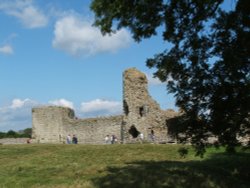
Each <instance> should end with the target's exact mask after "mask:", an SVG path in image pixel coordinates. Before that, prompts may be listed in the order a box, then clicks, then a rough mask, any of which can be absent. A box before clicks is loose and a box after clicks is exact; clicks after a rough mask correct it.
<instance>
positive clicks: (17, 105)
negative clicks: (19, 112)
mask: <svg viewBox="0 0 250 188" xmlns="http://www.w3.org/2000/svg"><path fill="white" fill-rule="evenodd" d="M33 103H35V102H33V101H32V100H30V99H24V100H21V99H13V100H12V104H11V106H10V108H13V109H17V108H22V107H23V106H24V105H27V104H33Z"/></svg>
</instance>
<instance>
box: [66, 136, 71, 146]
mask: <svg viewBox="0 0 250 188" xmlns="http://www.w3.org/2000/svg"><path fill="white" fill-rule="evenodd" d="M66 141H67V144H71V137H70V134H69V135H68V136H67V139H66Z"/></svg>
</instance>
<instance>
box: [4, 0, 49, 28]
mask: <svg viewBox="0 0 250 188" xmlns="http://www.w3.org/2000/svg"><path fill="white" fill-rule="evenodd" d="M0 10H1V11H3V12H5V13H6V14H8V15H10V16H14V17H16V18H17V19H19V21H20V22H21V23H22V24H23V25H24V26H25V27H27V28H38V27H44V26H46V25H47V23H48V18H47V17H46V16H45V14H44V13H43V12H42V11H41V10H39V9H38V8H37V7H35V6H34V5H33V1H32V0H16V1H9V0H8V1H6V0H5V1H0Z"/></svg>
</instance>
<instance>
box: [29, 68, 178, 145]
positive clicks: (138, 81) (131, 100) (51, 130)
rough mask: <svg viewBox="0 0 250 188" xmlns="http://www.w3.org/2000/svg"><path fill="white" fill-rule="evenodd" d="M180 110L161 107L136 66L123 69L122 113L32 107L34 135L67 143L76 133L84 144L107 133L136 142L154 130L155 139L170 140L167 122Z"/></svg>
mask: <svg viewBox="0 0 250 188" xmlns="http://www.w3.org/2000/svg"><path fill="white" fill-rule="evenodd" d="M178 115H179V114H178V113H177V112H175V111H173V110H167V111H164V110H161V109H160V106H159V104H157V103H156V101H154V100H153V99H152V97H151V96H150V95H149V93H148V81H147V78H146V76H145V74H143V73H142V72H140V71H138V70H137V69H135V68H131V69H128V70H126V71H125V72H124V73H123V114H122V115H119V116H110V117H100V118H99V117H98V118H86V119H77V118H75V114H74V111H73V110H72V109H70V108H65V107H56V106H48V107H38V108H33V109H32V138H33V139H34V142H36V143H65V140H66V136H67V135H68V134H71V135H73V134H76V135H77V137H78V142H79V143H82V144H102V143H104V138H105V136H106V135H116V137H117V138H118V141H121V142H122V143H131V142H134V140H135V138H136V137H137V136H138V135H137V134H136V133H137V132H140V133H143V135H144V138H145V140H149V135H150V134H151V133H152V131H153V132H154V135H155V138H156V142H169V141H171V139H172V138H171V135H169V134H168V125H167V122H168V120H169V119H171V118H174V117H177V116H178Z"/></svg>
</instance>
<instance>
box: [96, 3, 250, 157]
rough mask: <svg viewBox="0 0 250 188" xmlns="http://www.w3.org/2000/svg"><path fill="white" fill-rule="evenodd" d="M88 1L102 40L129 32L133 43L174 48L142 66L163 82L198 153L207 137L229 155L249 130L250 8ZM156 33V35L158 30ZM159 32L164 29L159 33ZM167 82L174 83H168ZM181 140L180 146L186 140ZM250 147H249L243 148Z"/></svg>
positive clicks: (239, 6) (202, 149)
mask: <svg viewBox="0 0 250 188" xmlns="http://www.w3.org/2000/svg"><path fill="white" fill-rule="evenodd" d="M222 3H223V0H204V1H200V0H165V1H163V0H129V1H120V0H93V1H92V4H91V9H92V10H93V11H94V13H95V23H94V24H95V25H96V26H98V27H100V29H101V31H102V33H103V34H109V33H112V32H115V31H116V30H119V29H121V28H123V27H125V28H128V29H129V30H130V31H131V33H132V36H133V38H134V39H135V41H137V42H140V41H141V40H142V39H144V38H150V37H151V36H153V35H156V34H157V32H159V31H162V37H163V40H164V41H167V42H168V43H169V44H171V46H172V47H171V48H170V49H166V50H165V51H163V52H160V53H159V54H156V55H155V56H154V57H153V58H149V59H148V60H147V61H146V64H147V66H148V67H149V68H153V67H154V68H156V69H157V71H156V72H155V73H154V75H155V76H156V77H158V78H159V79H160V80H161V81H166V82H167V90H168V92H170V93H173V94H174V95H175V98H176V105H177V106H178V107H180V108H181V109H182V110H183V111H184V115H183V117H182V120H181V121H179V122H181V123H182V126H183V127H184V128H185V134H186V139H188V138H189V139H191V142H192V144H193V145H194V146H195V147H196V149H197V151H198V154H202V153H203V152H204V148H205V147H206V144H205V143H206V139H207V137H208V136H210V134H211V135H215V136H217V137H218V144H219V145H224V146H226V148H227V149H228V151H229V150H231V151H232V150H233V149H234V147H235V146H236V145H238V144H239V141H238V139H237V136H239V135H240V136H247V135H249V130H250V120H249V117H250V6H249V2H248V0H236V1H232V3H234V4H235V8H234V9H232V10H231V11H225V10H223V9H222V8H221V5H222ZM159 27H160V28H161V30H158V28H159ZM162 28H163V29H162ZM169 78H171V79H169ZM184 141H185V139H184ZM248 144H249V143H248Z"/></svg>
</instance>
